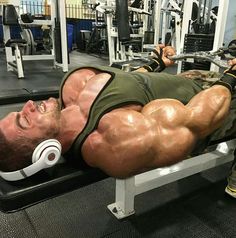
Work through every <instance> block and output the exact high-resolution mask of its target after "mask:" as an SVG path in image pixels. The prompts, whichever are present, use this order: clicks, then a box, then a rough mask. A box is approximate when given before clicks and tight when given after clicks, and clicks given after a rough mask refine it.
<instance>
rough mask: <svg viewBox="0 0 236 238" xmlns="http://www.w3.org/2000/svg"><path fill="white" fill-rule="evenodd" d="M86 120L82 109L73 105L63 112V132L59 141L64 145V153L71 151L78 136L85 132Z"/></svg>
mask: <svg viewBox="0 0 236 238" xmlns="http://www.w3.org/2000/svg"><path fill="white" fill-rule="evenodd" d="M85 123H86V118H85V117H84V116H83V114H82V112H81V110H80V107H79V106H76V105H72V106H69V107H66V108H64V109H63V110H62V111H61V130H60V133H59V135H58V138H57V139H58V140H59V141H60V142H61V144H62V148H63V153H64V152H66V151H67V150H69V148H70V147H71V145H72V143H73V142H74V140H75V138H76V137H77V136H78V134H79V133H80V132H81V131H82V130H83V128H84V126H85Z"/></svg>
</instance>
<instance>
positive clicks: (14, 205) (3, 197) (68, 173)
mask: <svg viewBox="0 0 236 238" xmlns="http://www.w3.org/2000/svg"><path fill="white" fill-rule="evenodd" d="M107 177H108V176H107V175H106V174H104V173H103V172H101V170H98V169H93V168H90V167H88V168H85V169H80V168H78V167H76V166H75V165H74V164H73V165H72V164H70V163H68V162H63V163H59V164H57V165H56V166H54V167H53V168H49V169H46V170H43V171H41V172H39V173H37V174H35V175H33V176H31V177H29V178H27V179H24V180H20V181H16V182H8V181H5V180H3V179H2V178H0V210H1V211H2V212H6V213H9V212H15V211H18V210H20V209H23V208H26V207H29V206H31V205H34V204H36V203H39V202H42V201H44V200H47V199H50V198H52V197H55V196H58V195H61V194H64V193H66V192H69V191H72V190H74V189H77V188H80V187H83V186H86V185H89V184H92V183H94V182H97V181H100V180H102V179H105V178H107Z"/></svg>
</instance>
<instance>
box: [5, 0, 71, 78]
mask: <svg viewBox="0 0 236 238" xmlns="http://www.w3.org/2000/svg"><path fill="white" fill-rule="evenodd" d="M58 3H59V16H58V17H59V19H60V26H61V32H60V33H61V49H62V63H58V62H56V57H55V43H54V40H53V41H52V44H53V47H52V49H51V54H47V55H23V56H21V57H19V53H20V50H19V49H16V50H17V53H18V57H15V56H14V53H16V50H13V49H12V48H11V47H5V50H6V61H7V71H17V74H18V78H24V71H23V61H25V60H26V61H28V60H33V61H34V60H38V61H40V60H52V62H53V66H54V67H61V68H62V70H63V72H67V71H68V48H67V34H65V33H66V32H67V31H66V15H65V0H60V1H58ZM8 4H13V5H14V6H15V7H16V8H17V11H18V12H19V6H20V1H19V0H17V1H16V0H10V1H8ZM55 4H56V0H52V1H51V7H50V9H51V20H35V21H34V22H33V23H27V24H25V23H23V22H21V21H20V22H19V23H20V25H21V24H22V25H32V26H33V25H50V26H51V28H52V29H51V31H52V32H53V31H54V28H55V21H54V19H55V18H56V7H55ZM3 36H4V42H7V40H8V39H10V38H11V37H10V27H9V26H5V25H3ZM13 51H14V53H13Z"/></svg>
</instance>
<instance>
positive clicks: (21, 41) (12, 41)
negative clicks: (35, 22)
mask: <svg viewBox="0 0 236 238" xmlns="http://www.w3.org/2000/svg"><path fill="white" fill-rule="evenodd" d="M14 44H21V45H22V44H23V45H24V44H26V40H24V39H9V40H8V41H7V42H6V44H5V46H6V47H11V46H13V45H14Z"/></svg>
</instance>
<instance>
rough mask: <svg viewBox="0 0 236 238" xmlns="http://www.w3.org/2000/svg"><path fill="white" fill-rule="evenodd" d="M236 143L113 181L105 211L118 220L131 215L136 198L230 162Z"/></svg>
mask: <svg viewBox="0 0 236 238" xmlns="http://www.w3.org/2000/svg"><path fill="white" fill-rule="evenodd" d="M235 146H236V139H234V140H230V141H227V142H222V143H219V144H218V145H217V146H215V149H214V150H213V151H211V152H208V153H204V154H201V155H199V156H195V157H192V158H190V159H186V160H184V161H182V162H179V163H177V164H174V165H172V166H169V167H164V168H158V169H155V170H151V171H149V172H145V173H142V174H138V175H136V176H133V177H130V178H127V179H116V194H115V202H114V203H112V204H110V205H108V206H107V207H108V209H109V210H110V211H111V212H112V214H113V215H115V216H116V217H117V218H118V219H122V218H125V217H128V216H130V215H132V214H134V213H135V209H134V198H135V196H136V195H138V194H141V193H144V192H147V191H149V190H152V189H154V188H158V187H160V186H163V185H165V184H168V183H171V182H174V181H177V180H179V179H182V178H185V177H188V176H190V175H193V174H196V173H199V172H202V171H204V170H207V169H211V168H214V167H216V166H219V165H222V164H225V163H228V162H230V161H232V160H233V159H234V148H235Z"/></svg>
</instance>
